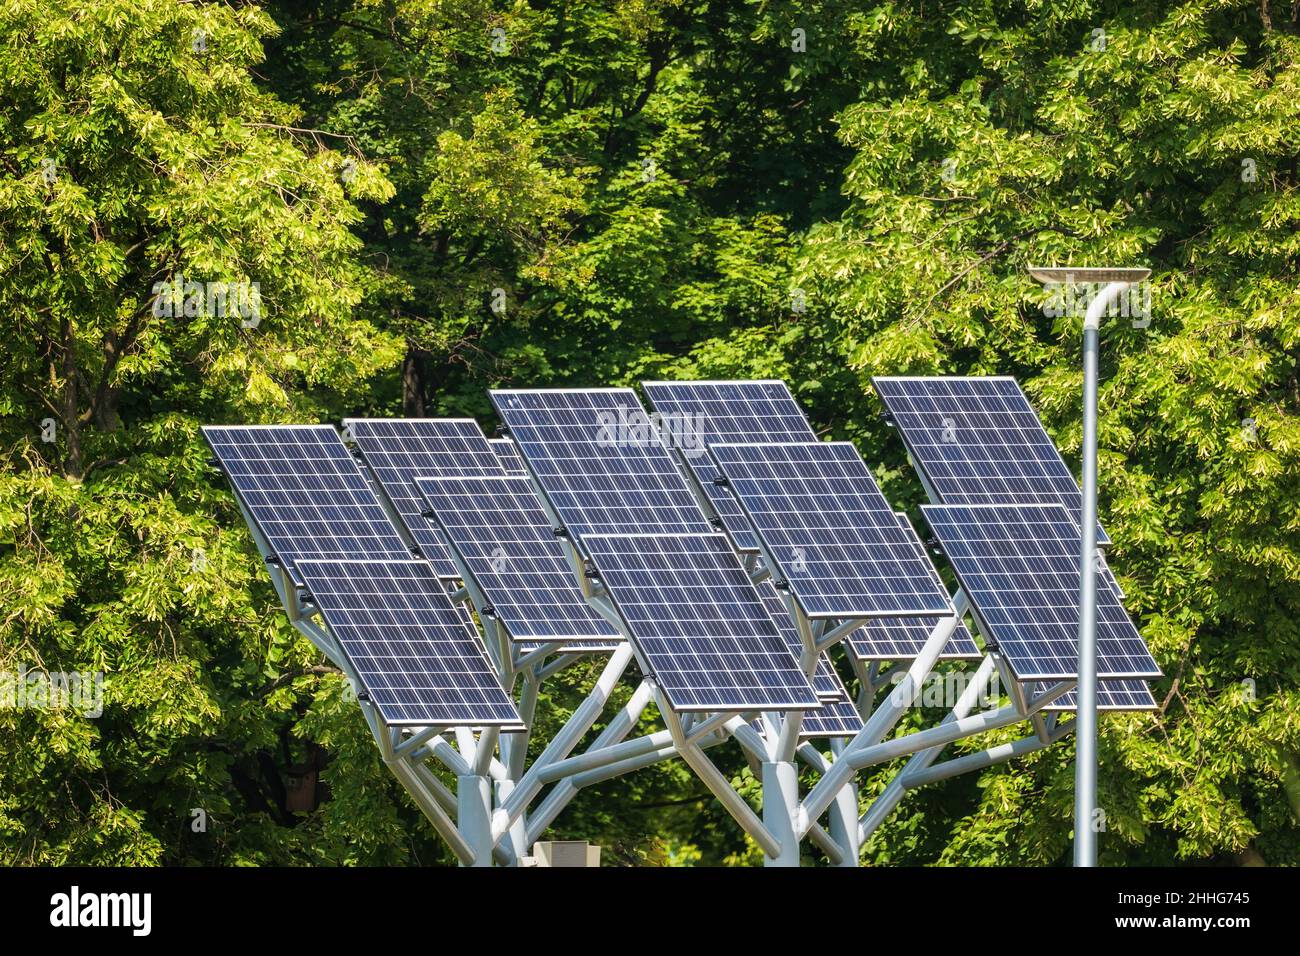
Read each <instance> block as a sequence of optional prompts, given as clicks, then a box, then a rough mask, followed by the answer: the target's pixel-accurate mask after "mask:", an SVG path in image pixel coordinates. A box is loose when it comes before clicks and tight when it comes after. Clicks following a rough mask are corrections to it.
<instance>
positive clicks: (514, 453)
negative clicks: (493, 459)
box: [488, 438, 528, 475]
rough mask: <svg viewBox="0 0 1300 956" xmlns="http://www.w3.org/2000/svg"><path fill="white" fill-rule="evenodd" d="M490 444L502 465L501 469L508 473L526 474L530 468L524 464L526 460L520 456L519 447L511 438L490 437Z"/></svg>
mask: <svg viewBox="0 0 1300 956" xmlns="http://www.w3.org/2000/svg"><path fill="white" fill-rule="evenodd" d="M488 444H489V445H491V446H492V451H493V453H494V454H495V455H496V456H497V463H498V464H499V465H501V470H502V471H504V472H505V473H506V474H507V475H526V474H528V468H527V467H526V466H525V465H524V460H523V459H522V458H520V457H519V449H518V448H516V447H515V443H514V442H512V441H511V440H510V439H509V438H489V439H488Z"/></svg>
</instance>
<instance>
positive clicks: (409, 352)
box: [402, 342, 426, 418]
mask: <svg viewBox="0 0 1300 956" xmlns="http://www.w3.org/2000/svg"><path fill="white" fill-rule="evenodd" d="M425 365H426V362H425V352H424V350H423V349H421V348H418V347H416V346H415V345H414V344H413V343H409V342H408V343H407V346H406V357H405V358H404V359H402V414H403V415H405V416H406V417H407V418H423V417H425V414H426V413H425V405H424V386H425V381H424V379H425Z"/></svg>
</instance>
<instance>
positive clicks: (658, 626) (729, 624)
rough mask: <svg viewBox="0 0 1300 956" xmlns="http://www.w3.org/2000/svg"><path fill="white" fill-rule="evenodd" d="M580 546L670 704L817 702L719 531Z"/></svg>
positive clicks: (717, 707)
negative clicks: (587, 553) (585, 551)
mask: <svg viewBox="0 0 1300 956" xmlns="http://www.w3.org/2000/svg"><path fill="white" fill-rule="evenodd" d="M586 543H587V547H588V550H589V552H590V555H591V560H592V563H593V564H594V565H595V567H596V569H597V572H598V574H599V576H600V580H601V581H603V582H604V584H605V587H606V589H607V590H608V592H609V594H610V597H611V599H612V601H613V603H614V605H615V606H616V607H617V608H618V610H619V612H620V614H621V615H622V617H623V619H624V620H625V621H626V622H627V624H628V627H629V630H630V633H631V637H632V640H633V642H634V644H635V645H636V646H637V648H638V650H639V652H640V653H641V655H642V657H643V658H644V660H645V662H646V664H647V665H648V667H649V668H650V670H651V672H652V673H653V675H654V677H655V679H656V681H657V682H658V683H659V686H660V688H661V689H662V690H663V692H664V694H665V696H666V697H667V698H668V700H669V702H670V703H671V705H672V707H673V709H674V710H678V711H714V712H718V711H741V710H791V709H801V708H809V707H816V706H817V705H818V703H819V701H818V698H817V694H816V692H815V691H814V690H813V688H812V687H811V686H810V685H809V683H808V680H807V678H806V677H805V676H804V674H803V672H802V671H801V670H800V669H799V665H798V662H797V661H796V660H795V659H794V658H793V657H792V656H791V654H790V651H789V649H788V648H787V646H786V643H785V640H784V639H783V638H782V637H781V634H780V632H779V631H778V630H777V628H776V624H775V623H774V622H773V621H772V618H771V617H770V616H769V615H768V612H767V609H766V608H765V607H764V606H763V603H762V601H761V600H760V599H759V595H758V592H757V591H756V590H755V589H754V585H753V584H752V583H751V582H750V580H749V575H748V573H747V572H746V571H745V569H744V568H743V567H742V566H741V564H740V561H739V559H738V558H737V557H736V554H735V552H734V551H732V550H731V546H730V545H729V544H728V543H727V540H726V538H725V537H724V536H723V535H721V534H677V535H663V534H648V535H647V534H633V535H589V536H588V537H587V538H586Z"/></svg>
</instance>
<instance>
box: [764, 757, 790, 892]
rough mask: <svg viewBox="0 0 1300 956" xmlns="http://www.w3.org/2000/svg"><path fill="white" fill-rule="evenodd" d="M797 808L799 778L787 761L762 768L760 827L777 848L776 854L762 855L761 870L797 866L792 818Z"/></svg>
mask: <svg viewBox="0 0 1300 956" xmlns="http://www.w3.org/2000/svg"><path fill="white" fill-rule="evenodd" d="M798 807H799V774H798V772H797V771H796V770H795V766H794V763H793V762H791V761H788V760H781V761H776V762H768V763H765V764H763V824H764V826H766V827H767V829H768V830H769V831H770V832H771V834H772V837H773V838H774V839H775V840H776V842H777V843H778V844H779V845H780V847H781V852H780V853H777V854H764V855H763V865H764V866H798V865H799V837H798V836H797V835H796V834H795V832H794V814H795V811H796V810H797V809H798Z"/></svg>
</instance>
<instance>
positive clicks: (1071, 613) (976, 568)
mask: <svg viewBox="0 0 1300 956" xmlns="http://www.w3.org/2000/svg"><path fill="white" fill-rule="evenodd" d="M921 510H922V512H923V513H924V514H925V518H926V520H927V521H928V522H929V523H930V527H931V528H932V529H933V530H934V533H935V535H936V536H937V537H938V539H939V541H940V543H941V545H942V547H943V550H944V553H945V554H946V555H947V556H948V560H949V561H950V562H951V563H952V566H953V570H954V571H956V573H957V579H958V581H959V582H960V583H961V587H962V589H963V590H964V591H965V592H966V595H967V597H969V598H970V601H971V605H972V606H973V607H974V609H975V613H976V615H977V616H978V618H979V620H980V621H981V622H982V627H981V630H982V631H983V632H984V636H985V638H986V639H987V640H989V641H990V642H992V643H994V644H996V645H997V647H998V649H999V651H1000V652H1001V653H1002V655H1003V656H1004V657H1005V658H1006V660H1007V662H1008V664H1010V665H1011V669H1012V671H1013V672H1014V673H1015V675H1016V677H1018V678H1019V679H1021V680H1062V679H1069V678H1073V677H1075V676H1076V669H1077V663H1078V643H1077V642H1078V633H1079V554H1078V551H1079V527H1078V525H1077V524H1076V523H1075V521H1074V519H1073V518H1072V517H1071V516H1070V513H1069V512H1068V511H1067V510H1066V509H1065V507H1064V506H1062V505H1059V504H1056V505H923V506H922V508H921ZM1097 673H1098V675H1101V676H1106V677H1111V678H1115V677H1158V676H1160V669H1159V668H1158V667H1157V666H1156V663H1155V661H1154V660H1153V659H1152V657H1151V653H1150V651H1148V650H1147V647H1146V644H1145V643H1143V641H1142V637H1141V635H1140V634H1138V631H1137V628H1135V627H1134V626H1133V622H1132V621H1131V620H1129V616H1128V613H1127V612H1126V611H1125V610H1124V606H1123V605H1122V604H1121V603H1120V600H1119V596H1118V595H1117V594H1116V593H1115V591H1114V589H1113V588H1112V587H1111V586H1110V585H1109V583H1108V582H1107V580H1106V576H1105V575H1102V574H1098V575H1097Z"/></svg>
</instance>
